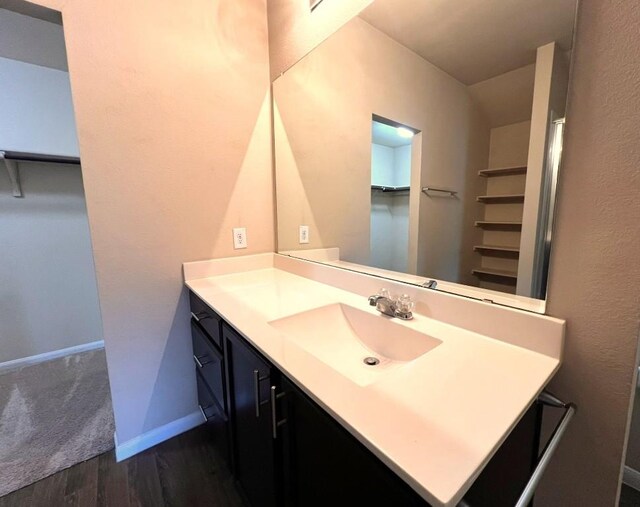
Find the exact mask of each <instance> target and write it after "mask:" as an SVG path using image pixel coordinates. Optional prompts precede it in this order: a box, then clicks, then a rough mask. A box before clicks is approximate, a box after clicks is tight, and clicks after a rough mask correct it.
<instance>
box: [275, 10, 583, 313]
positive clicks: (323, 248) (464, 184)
mask: <svg viewBox="0 0 640 507" xmlns="http://www.w3.org/2000/svg"><path fill="white" fill-rule="evenodd" d="M575 11H576V1H575V0H533V1H529V2H512V1H509V0H492V1H485V2H475V1H472V0H466V1H460V2H456V3H454V4H452V3H451V2H443V1H431V2H423V1H421V0H375V2H373V3H372V4H371V5H370V6H369V7H367V8H366V9H365V10H364V11H363V12H362V13H361V14H360V16H359V17H356V18H354V19H353V20H351V21H350V22H349V23H347V24H346V25H345V26H344V27H342V28H341V29H340V30H339V31H337V32H336V33H335V34H333V35H332V36H331V37H330V38H329V39H327V40H326V41H325V42H323V43H322V44H321V45H320V46H318V47H317V48H315V49H314V50H313V51H312V52H311V53H309V54H308V55H307V56H305V57H304V58H303V59H302V60H300V61H299V62H298V63H297V64H295V65H294V66H293V67H291V68H290V69H289V70H288V71H287V72H285V73H284V74H283V75H282V76H280V77H279V78H278V79H276V80H275V81H274V83H273V91H274V131H275V149H276V152H275V159H276V190H277V205H278V249H279V251H280V252H287V253H290V254H292V255H296V256H301V257H306V258H310V259H313V260H322V261H325V262H331V263H333V264H336V265H339V266H342V267H347V268H351V269H357V270H362V271H366V272H370V273H375V274H379V275H382V276H388V277H391V278H395V279H399V280H402V281H407V282H412V283H422V282H424V281H425V279H436V280H438V287H439V288H442V289H444V290H449V291H453V292H461V293H464V294H467V295H469V294H472V295H474V296H476V297H481V298H482V297H487V298H489V299H494V300H495V299H496V298H497V297H498V296H500V293H506V294H517V295H518V296H522V297H506V298H504V301H507V303H508V304H509V302H513V304H516V305H518V301H526V300H528V298H537V299H544V297H545V292H546V276H547V264H548V256H549V251H550V237H551V225H552V217H553V204H554V200H555V185H556V180H557V173H558V168H559V164H560V155H561V149H562V134H563V128H564V119H565V104H566V96H567V88H568V81H569V66H570V58H571V53H572V50H573V48H572V41H573V26H574V19H575ZM301 226H307V227H308V228H309V233H308V237H306V238H303V237H302V236H303V235H301V229H300V228H301ZM303 239H304V241H308V242H303V241H302V240H303ZM463 286H468V287H469V288H471V290H468V289H465V288H464V287H463ZM478 289H482V290H478ZM487 295H488V296H487ZM494 296H495V297H494ZM534 306H535V305H534Z"/></svg>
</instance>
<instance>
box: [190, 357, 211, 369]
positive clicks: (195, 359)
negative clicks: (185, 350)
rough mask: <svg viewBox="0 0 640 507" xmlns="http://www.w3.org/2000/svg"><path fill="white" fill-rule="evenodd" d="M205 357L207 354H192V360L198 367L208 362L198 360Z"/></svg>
mask: <svg viewBox="0 0 640 507" xmlns="http://www.w3.org/2000/svg"><path fill="white" fill-rule="evenodd" d="M205 357H207V354H203V355H201V356H196V355H195V354H193V360H194V361H195V362H196V364H197V365H198V368H203V367H204V365H205V364H209V362H210V361H207V362H206V363H202V362H201V361H200V359H204V358H205Z"/></svg>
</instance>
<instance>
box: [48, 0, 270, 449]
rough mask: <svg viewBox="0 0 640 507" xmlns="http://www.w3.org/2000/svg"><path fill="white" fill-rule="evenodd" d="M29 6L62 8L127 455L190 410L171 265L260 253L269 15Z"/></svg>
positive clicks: (218, 7) (141, 3) (229, 2)
mask: <svg viewBox="0 0 640 507" xmlns="http://www.w3.org/2000/svg"><path fill="white" fill-rule="evenodd" d="M39 3H41V4H43V5H46V6H49V7H53V8H60V7H62V14H63V20H64V27H65V38H66V45H67V54H68V60H69V69H70V75H71V85H72V92H73V100H74V105H75V111H76V117H77V125H78V137H79V141H80V153H81V156H82V160H83V177H84V182H85V190H86V197H87V207H88V212H89V224H90V228H91V236H92V241H93V247H94V254H95V264H96V271H97V279H98V290H99V297H100V306H101V310H102V317H103V324H104V339H105V344H106V351H107V361H108V366H109V375H110V382H111V392H112V396H113V407H114V412H115V419H116V431H117V435H118V440H119V442H124V441H126V440H129V439H131V438H133V437H136V436H138V435H140V434H141V433H143V432H145V431H149V430H151V429H154V428H156V427H158V426H160V425H162V424H165V423H168V422H170V421H173V420H175V419H177V418H180V417H182V416H185V415H187V414H190V413H192V412H194V411H195V410H197V406H196V393H195V382H194V378H193V360H192V359H191V337H190V330H189V317H188V316H189V310H188V301H187V298H186V292H185V290H184V288H183V284H182V279H181V263H182V262H184V261H189V260H198V259H207V258H211V257H222V256H227V255H234V254H238V253H242V254H251V253H256V252H264V251H270V250H272V249H273V245H274V238H273V234H274V233H273V198H272V176H271V156H270V126H269V125H270V113H269V95H268V91H269V71H268V48H267V20H266V5H265V2H264V1H263V0H192V1H190V2H188V3H177V2H174V1H171V0H156V1H153V2H152V1H149V0H135V1H131V0H128V1H124V0H116V1H110V2H103V1H98V0H39ZM233 226H245V227H247V233H248V244H249V248H248V249H246V250H241V251H237V252H236V251H234V250H233V249H232V232H231V228H232V227H233Z"/></svg>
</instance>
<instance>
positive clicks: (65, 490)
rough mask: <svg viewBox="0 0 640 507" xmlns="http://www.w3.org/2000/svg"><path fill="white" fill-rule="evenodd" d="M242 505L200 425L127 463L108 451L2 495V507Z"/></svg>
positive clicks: (222, 464)
mask: <svg viewBox="0 0 640 507" xmlns="http://www.w3.org/2000/svg"><path fill="white" fill-rule="evenodd" d="M200 505H202V506H205V505H207V506H211V507H227V506H228V507H241V506H243V505H244V504H243V503H242V500H241V498H240V495H239V493H238V490H237V489H236V487H235V483H234V481H233V478H232V477H231V474H230V472H229V470H228V468H227V466H226V464H225V463H224V461H223V460H222V459H221V458H220V456H219V455H218V454H217V453H216V451H215V450H214V449H213V448H212V447H211V445H210V444H209V443H208V441H207V438H206V430H205V429H204V427H200V428H196V429H194V430H192V431H189V432H188V433H185V434H183V435H180V436H177V437H175V438H173V439H171V440H169V441H167V442H164V443H162V444H160V445H158V446H156V447H154V448H152V449H149V450H148V451H145V452H143V453H141V454H138V455H136V456H134V457H132V458H129V459H128V460H126V461H122V462H120V463H116V460H115V455H114V452H113V451H111V452H108V453H105V454H102V455H100V456H97V457H95V458H92V459H90V460H88V461H85V462H83V463H79V464H77V465H74V466H72V467H71V468H68V469H66V470H62V471H61V472H58V473H56V474H54V475H51V476H50V477H47V478H45V479H42V480H41V481H38V482H36V483H35V484H31V485H30V486H27V487H25V488H22V489H21V490H18V491H16V492H14V493H10V494H9V495H6V496H3V497H0V507H40V506H42V507H58V506H78V507H94V506H100V507H104V506H109V507H137V506H149V507H152V506H153V507H157V506H189V507H191V506H200Z"/></svg>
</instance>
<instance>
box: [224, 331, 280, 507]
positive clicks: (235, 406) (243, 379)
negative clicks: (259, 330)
mask: <svg viewBox="0 0 640 507" xmlns="http://www.w3.org/2000/svg"><path fill="white" fill-rule="evenodd" d="M222 333H223V337H224V342H225V358H226V360H227V371H228V382H229V386H228V389H229V403H228V405H229V407H230V418H231V422H232V430H233V437H232V438H233V442H234V458H235V459H234V472H235V476H236V478H237V479H238V481H239V482H240V484H241V485H242V489H243V491H244V494H245V495H246V497H247V499H248V500H249V502H250V503H251V505H252V506H253V507H271V506H275V505H277V502H276V493H277V491H276V490H277V487H276V486H277V482H276V480H277V474H276V455H275V444H274V439H273V436H272V426H271V403H270V401H269V399H270V391H271V386H272V385H274V381H275V380H276V379H275V378H274V373H275V372H276V370H275V369H274V368H273V367H272V366H271V365H270V364H269V363H267V362H266V361H265V360H264V359H262V358H261V357H260V356H259V355H258V354H257V353H255V352H254V351H253V350H252V349H251V348H250V346H249V345H248V344H246V343H245V342H244V340H243V339H242V338H241V337H239V336H238V335H237V334H236V333H235V331H233V330H232V329H230V328H229V327H228V326H226V325H223V331H222Z"/></svg>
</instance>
